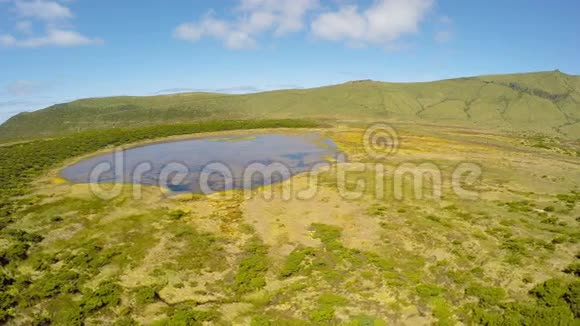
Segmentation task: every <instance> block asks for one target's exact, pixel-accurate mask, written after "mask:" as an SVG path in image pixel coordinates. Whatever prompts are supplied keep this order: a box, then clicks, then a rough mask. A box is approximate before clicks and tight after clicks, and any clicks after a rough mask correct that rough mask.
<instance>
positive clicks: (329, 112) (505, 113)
mask: <svg viewBox="0 0 580 326" xmlns="http://www.w3.org/2000/svg"><path fill="white" fill-rule="evenodd" d="M256 118H315V119H318V118H320V119H339V120H342V119H345V120H346V119H356V120H379V119H380V120H385V119H386V120H392V121H409V122H424V123H440V124H446V125H459V126H468V127H469V126H473V127H484V128H494V129H506V130H516V131H535V132H541V133H552V134H554V133H557V134H560V135H562V136H564V137H567V138H573V139H577V138H580V76H573V75H567V74H564V73H561V72H560V71H552V72H536V73H525V74H511V75H489V76H479V77H468V78H458V79H450V80H442V81H435V82H423V83H386V82H376V81H354V82H348V83H345V84H340V85H333V86H326V87H319V88H312V89H293V90H280V91H270V92H263V93H256V94H246V95H225V94H215V93H182V94H174V95H161V96H146V97H129V96H123V97H108V98H91V99H83V100H78V101H74V102H70V103H65V104H58V105H54V106H51V107H49V108H47V109H44V110H39V111H36V112H31V113H21V114H18V115H16V116H14V117H12V118H11V119H9V120H8V121H6V122H5V123H4V124H3V125H1V126H0V138H1V139H4V140H7V139H17V138H27V137H38V136H50V135H56V134H63V133H69V132H76V131H81V130H88V129H101V128H110V127H127V126H131V125H132V126H136V125H152V124H166V123H174V122H192V121H198V120H214V119H220V120H221V119H256Z"/></svg>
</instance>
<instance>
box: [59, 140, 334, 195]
mask: <svg viewBox="0 0 580 326" xmlns="http://www.w3.org/2000/svg"><path fill="white" fill-rule="evenodd" d="M336 153H337V148H336V145H335V144H334V142H333V141H332V140H330V139H328V138H325V137H323V136H322V135H320V134H318V133H308V134H300V135H285V134H247V135H242V136H239V135H236V136H225V137H207V138H195V139H187V140H175V141H167V142H160V143H154V144H149V145H144V146H139V147H134V148H130V149H126V150H123V151H117V152H112V153H106V154H101V155H98V156H94V157H91V158H87V159H84V160H81V161H80V162H78V163H75V164H72V165H70V166H68V167H66V168H64V169H63V170H62V171H61V173H60V174H61V177H62V178H65V179H67V180H69V181H71V182H74V183H111V182H123V183H138V184H145V185H157V186H162V187H166V188H168V189H170V190H171V191H173V192H194V193H199V192H203V193H208V192H209V193H211V192H217V191H223V190H226V189H242V188H244V189H247V188H254V187H257V186H260V185H264V184H270V183H273V182H279V181H282V180H285V179H287V178H289V177H291V176H293V175H296V174H299V173H303V172H306V171H309V170H311V169H312V168H313V167H315V165H317V164H320V163H324V162H326V160H327V158H328V157H329V156H335V155H336ZM264 173H265V174H264ZM268 173H270V174H271V177H270V176H269V174H268Z"/></svg>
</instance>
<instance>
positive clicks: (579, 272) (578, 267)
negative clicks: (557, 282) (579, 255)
mask: <svg viewBox="0 0 580 326" xmlns="http://www.w3.org/2000/svg"><path fill="white" fill-rule="evenodd" d="M563 272H564V273H566V274H572V275H574V276H579V277H580V262H575V263H572V264H570V265H568V267H566V268H565V269H564V270H563Z"/></svg>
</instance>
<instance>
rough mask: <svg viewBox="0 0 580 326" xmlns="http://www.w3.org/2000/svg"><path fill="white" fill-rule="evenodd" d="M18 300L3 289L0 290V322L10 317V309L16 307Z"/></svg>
mask: <svg viewBox="0 0 580 326" xmlns="http://www.w3.org/2000/svg"><path fill="white" fill-rule="evenodd" d="M17 304H18V301H17V300H16V298H15V297H14V296H13V295H12V294H9V293H8V292H5V291H0V322H4V321H7V320H8V319H9V318H10V317H12V312H11V309H12V308H14V307H16V305H17Z"/></svg>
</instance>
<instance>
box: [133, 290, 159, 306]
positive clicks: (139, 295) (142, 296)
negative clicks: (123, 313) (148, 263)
mask: <svg viewBox="0 0 580 326" xmlns="http://www.w3.org/2000/svg"><path fill="white" fill-rule="evenodd" d="M157 299H158V295H157V290H156V289H155V288H153V287H150V286H144V287H141V288H139V289H137V292H136V293H135V301H136V302H137V303H138V304H148V303H154V302H155V301H157Z"/></svg>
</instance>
